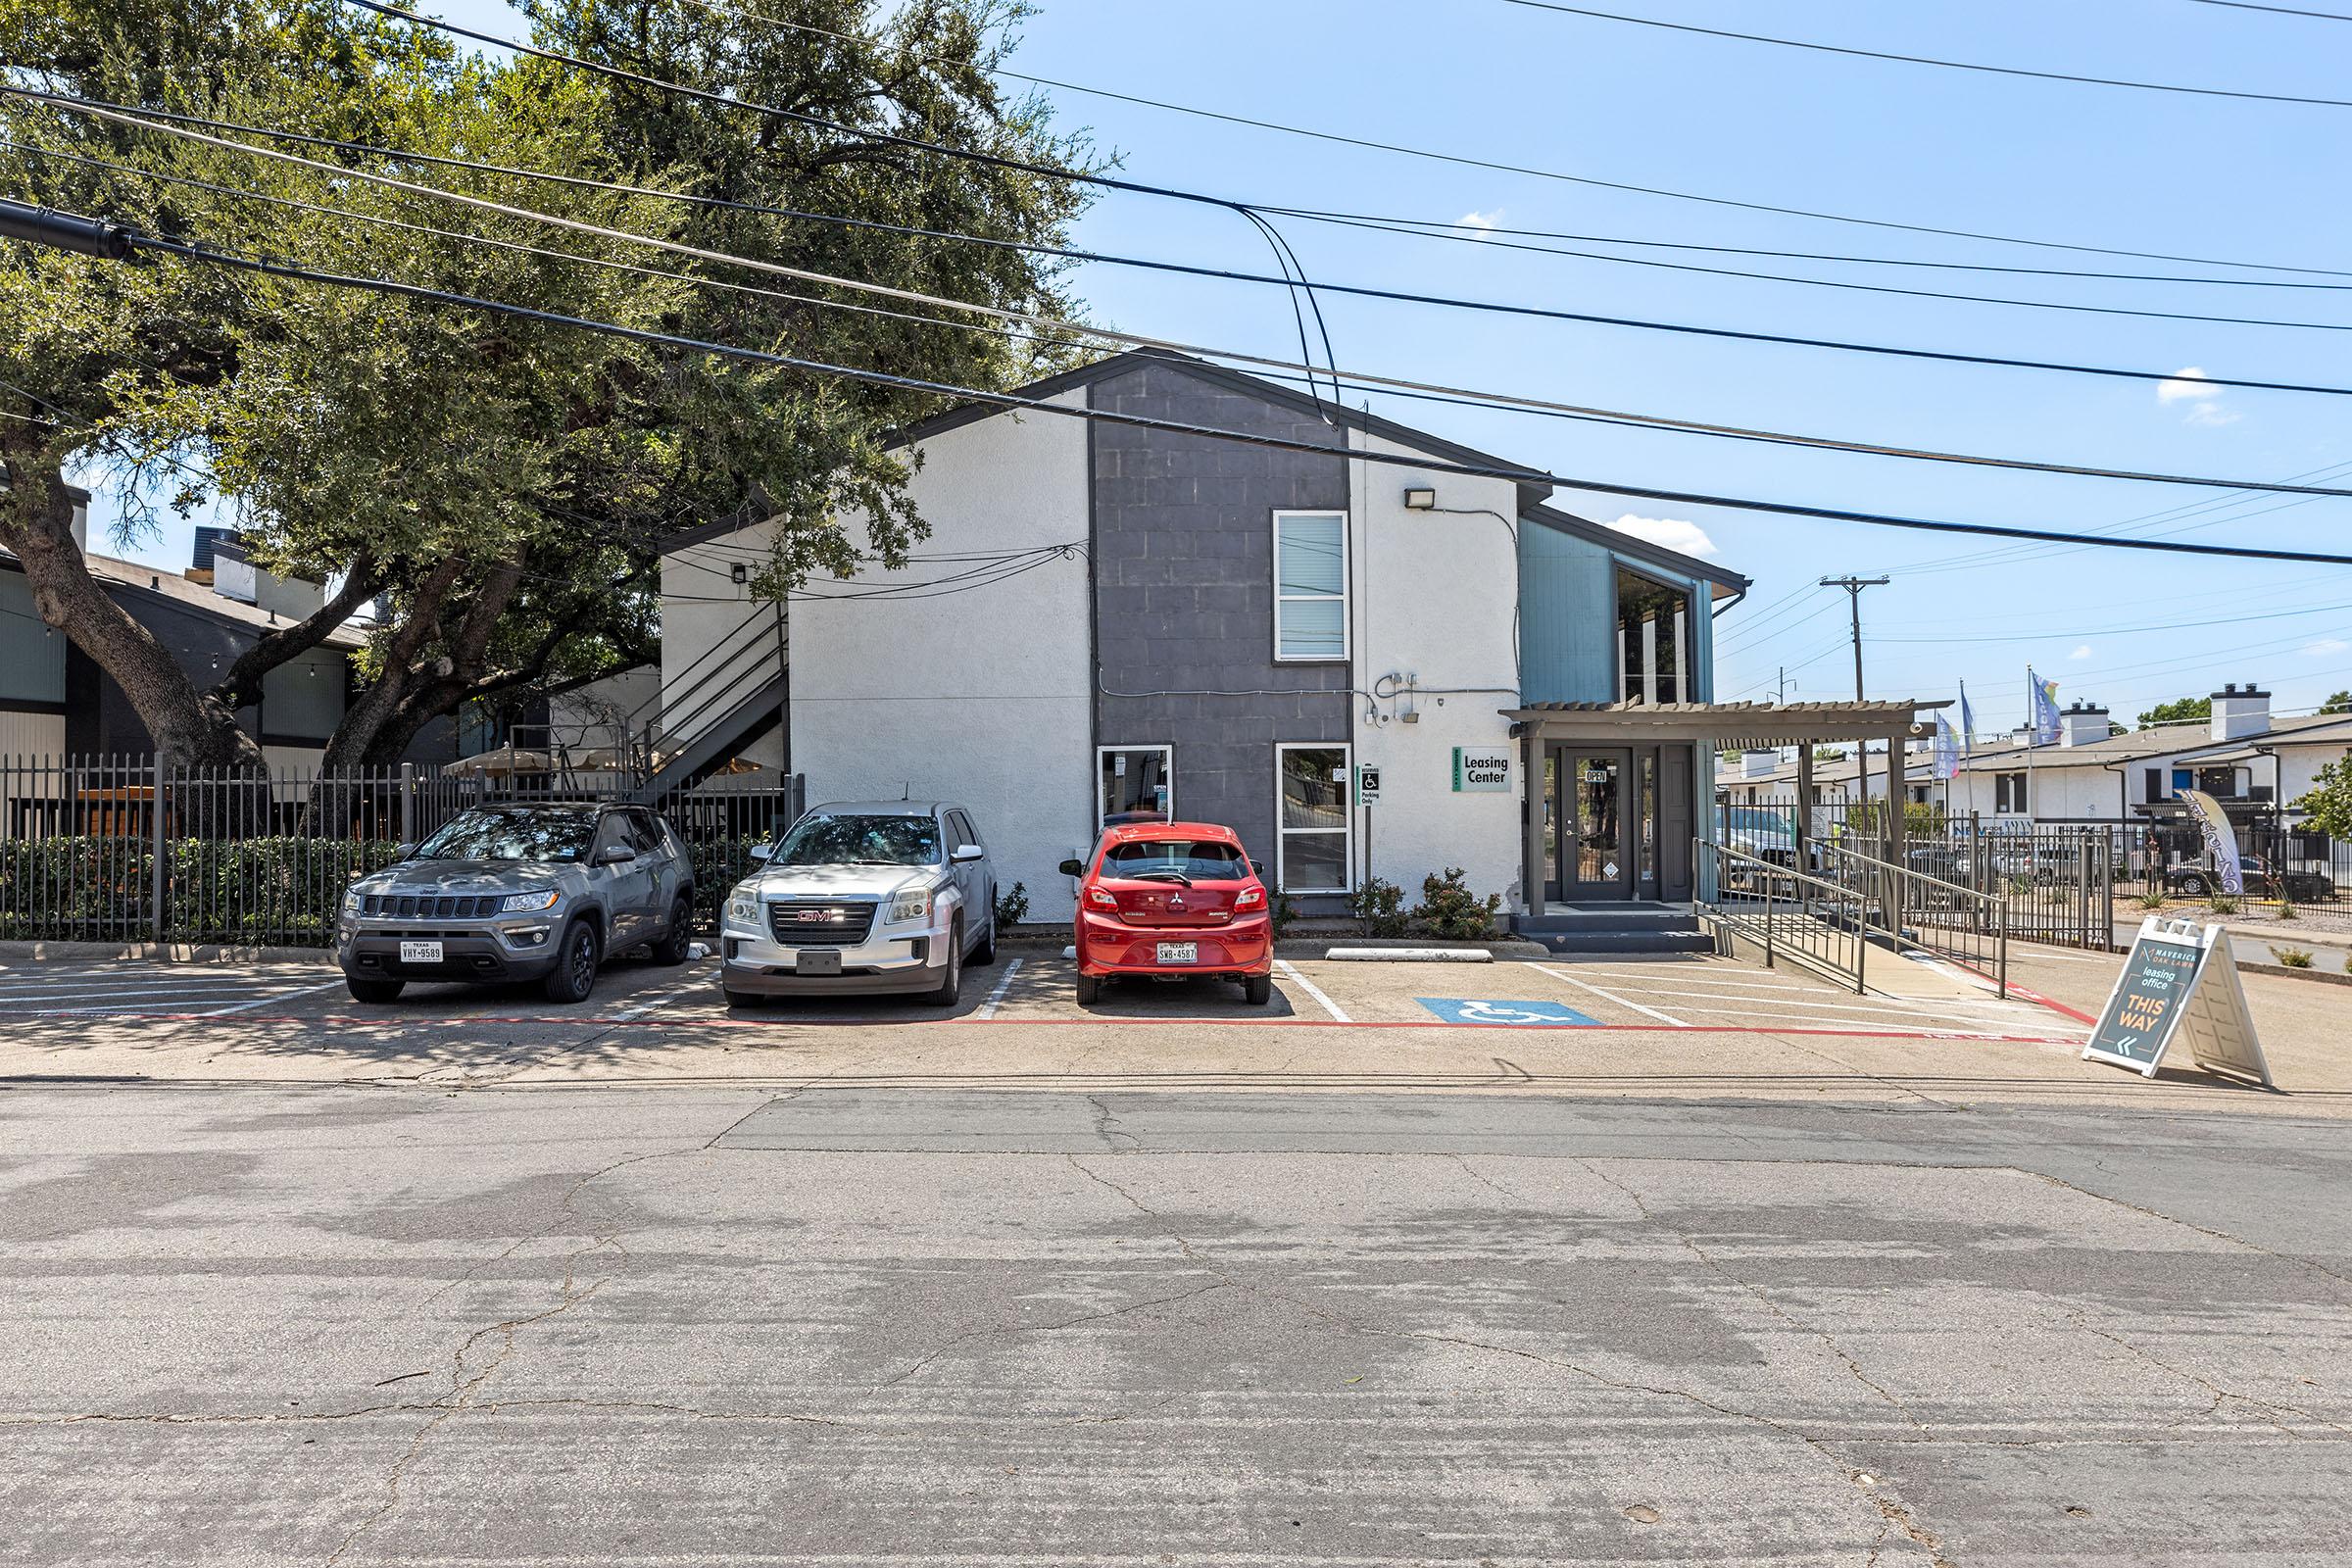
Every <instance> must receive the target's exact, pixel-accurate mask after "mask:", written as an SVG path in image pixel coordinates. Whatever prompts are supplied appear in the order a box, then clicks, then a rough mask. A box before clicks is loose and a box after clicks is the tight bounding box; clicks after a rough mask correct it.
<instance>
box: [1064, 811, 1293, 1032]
mask: <svg viewBox="0 0 2352 1568" xmlns="http://www.w3.org/2000/svg"><path fill="white" fill-rule="evenodd" d="M1061 869H1062V872H1063V874H1064V875H1066V876H1074V877H1077V878H1078V879H1079V885H1078V919H1077V930H1078V1000H1079V1002H1080V1003H1081V1004H1085V1003H1091V1002H1093V1001H1094V1000H1095V999H1096V998H1097V997H1099V996H1100V995H1102V990H1103V981H1105V980H1112V979H1116V978H1118V977H1119V976H1120V975H1147V976H1167V975H1189V974H1206V975H1221V976H1223V977H1225V978H1226V979H1229V980H1239V981H1240V982H1241V983H1242V994H1243V995H1244V996H1245V997H1247V998H1248V999H1249V1001H1250V1004H1251V1005H1257V1006H1262V1005H1265V1003H1266V1002H1267V1001H1268V1000H1269V999H1270V998H1272V996H1273V995H1274V928H1273V922H1272V920H1271V918H1270V916H1271V912H1272V911H1271V910H1270V908H1269V907H1268V905H1269V903H1270V901H1269V900H1268V898H1267V896H1266V885H1265V884H1264V883H1263V882H1261V881H1259V880H1258V869H1259V868H1258V867H1257V866H1256V865H1255V864H1253V863H1252V862H1251V861H1250V858H1249V856H1247V855H1245V854H1243V853H1242V841H1241V839H1240V838H1239V837H1237V836H1236V835H1235V833H1234V831H1233V830H1232V829H1231V828H1225V827H1218V826H1216V825H1215V824H1213V823H1209V822H1138V823H1134V824H1131V825H1128V826H1123V827H1113V828H1110V829H1107V830H1106V831H1104V833H1103V842H1102V843H1100V844H1098V845H1096V846H1095V853H1094V856H1093V858H1091V859H1088V860H1064V861H1062V862H1061Z"/></svg>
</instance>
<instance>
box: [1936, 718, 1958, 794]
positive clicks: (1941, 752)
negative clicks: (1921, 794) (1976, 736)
mask: <svg viewBox="0 0 2352 1568" xmlns="http://www.w3.org/2000/svg"><path fill="white" fill-rule="evenodd" d="M1959 771H1960V737H1959V736H1958V735H1957V734H1955V733H1954V732H1953V730H1952V721H1951V720H1950V719H1948V718H1946V717H1944V716H1943V714H1942V712H1941V711H1937V712H1936V777H1937V778H1940V779H1949V778H1950V777H1951V776H1952V775H1953V774H1955V773H1957V772H1959Z"/></svg>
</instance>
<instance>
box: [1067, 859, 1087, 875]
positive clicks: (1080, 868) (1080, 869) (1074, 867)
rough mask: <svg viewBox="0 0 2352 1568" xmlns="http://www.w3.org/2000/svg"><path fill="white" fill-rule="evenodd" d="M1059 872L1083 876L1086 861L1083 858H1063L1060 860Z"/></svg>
mask: <svg viewBox="0 0 2352 1568" xmlns="http://www.w3.org/2000/svg"><path fill="white" fill-rule="evenodd" d="M1061 874H1062V875H1063V876H1084V875H1086V862H1085V861H1084V860H1064V861H1062V862H1061Z"/></svg>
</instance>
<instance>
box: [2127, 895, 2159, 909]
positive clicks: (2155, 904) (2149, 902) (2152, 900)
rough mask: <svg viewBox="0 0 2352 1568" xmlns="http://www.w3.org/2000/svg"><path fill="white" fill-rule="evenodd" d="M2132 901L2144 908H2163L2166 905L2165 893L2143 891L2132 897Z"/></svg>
mask: <svg viewBox="0 0 2352 1568" xmlns="http://www.w3.org/2000/svg"><path fill="white" fill-rule="evenodd" d="M2131 902H2132V903H2133V904H2135V905H2137V906H2138V907H2140V908H2143V909H2161V908H2163V907H2164V895H2163V894H2161V893H2142V894H2140V895H2138V896H2137V897H2135V898H2134V899H2132V901H2131Z"/></svg>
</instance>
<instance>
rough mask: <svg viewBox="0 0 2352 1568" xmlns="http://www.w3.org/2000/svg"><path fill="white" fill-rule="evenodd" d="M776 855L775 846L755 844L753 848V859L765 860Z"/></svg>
mask: <svg viewBox="0 0 2352 1568" xmlns="http://www.w3.org/2000/svg"><path fill="white" fill-rule="evenodd" d="M775 853H776V847H775V846H774V845H773V844H755V845H753V846H752V858H753V859H755V860H765V859H766V858H768V857H769V856H771V855H773V854H775Z"/></svg>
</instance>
